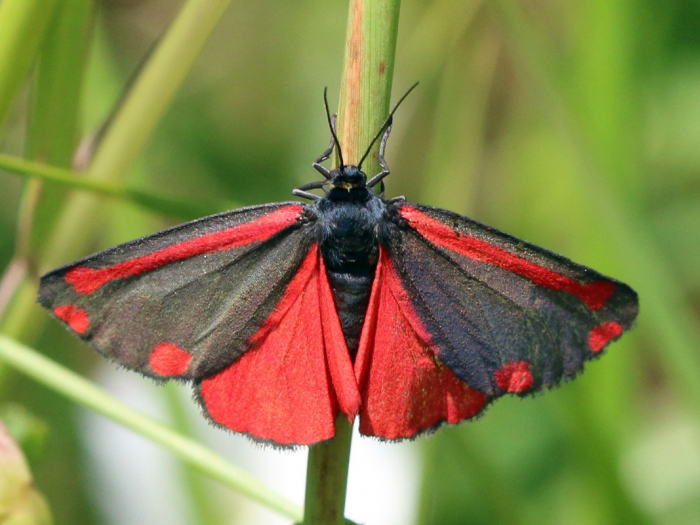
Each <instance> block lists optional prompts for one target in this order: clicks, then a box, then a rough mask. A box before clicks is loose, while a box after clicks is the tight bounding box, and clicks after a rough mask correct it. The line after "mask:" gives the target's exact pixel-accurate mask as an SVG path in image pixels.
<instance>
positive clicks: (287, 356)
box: [198, 245, 360, 445]
mask: <svg viewBox="0 0 700 525" xmlns="http://www.w3.org/2000/svg"><path fill="white" fill-rule="evenodd" d="M250 344H251V346H252V348H251V350H249V351H248V352H247V353H245V354H244V355H243V357H241V358H240V359H239V360H238V361H236V362H234V363H233V364H232V365H230V366H229V367H228V368H226V369H224V370H222V371H221V372H219V373H217V374H215V375H213V376H212V377H209V378H206V379H204V380H203V381H201V383H200V384H199V385H198V397H199V399H200V402H201V403H202V406H204V407H205V409H206V411H207V413H208V415H209V416H210V417H211V418H212V419H213V420H214V421H215V422H216V423H218V424H220V425H223V426H225V427H227V428H230V429H232V430H235V431H237V432H245V433H249V434H251V435H253V436H255V437H256V438H259V439H263V440H270V441H273V442H275V443H280V444H297V445H307V444H311V443H316V442H318V441H323V440H326V439H330V438H331V437H333V435H334V434H335V418H336V415H337V412H338V408H340V409H341V411H342V412H344V413H345V414H346V415H347V416H348V418H349V419H350V421H352V419H353V418H354V416H355V414H356V413H357V411H358V409H359V404H360V395H359V392H358V391H357V386H356V383H355V376H354V373H353V369H352V364H351V362H350V357H349V354H348V350H347V347H346V346H345V340H344V338H343V334H342V331H341V328H340V320H339V319H338V315H337V314H336V313H335V307H334V306H333V297H332V295H331V290H330V287H329V285H328V279H327V277H326V271H325V268H324V266H323V260H322V258H321V257H320V255H319V253H318V249H317V247H316V245H314V247H312V249H311V250H310V251H309V254H308V255H307V256H306V258H305V259H304V262H303V263H302V265H301V266H300V268H299V271H298V272H297V273H296V275H295V276H294V278H293V279H292V281H291V282H290V283H289V285H288V286H287V289H286V290H285V292H284V295H283V296H282V298H281V300H280V301H279V303H278V304H277V306H276V307H275V310H274V311H273V312H272V313H271V314H270V316H269V317H268V318H267V320H266V321H265V323H264V324H263V325H262V326H261V327H260V329H259V330H258V332H257V333H256V334H255V335H254V336H253V337H252V338H251V339H250Z"/></svg>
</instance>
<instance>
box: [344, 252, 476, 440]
mask: <svg viewBox="0 0 700 525" xmlns="http://www.w3.org/2000/svg"><path fill="white" fill-rule="evenodd" d="M436 354H437V352H436V348H435V347H434V346H432V344H431V342H430V334H429V333H428V331H427V330H426V329H425V327H424V326H423V323H422V322H421V320H420V318H419V317H418V314H417V313H416V312H415V310H414V309H413V306H412V304H411V302H410V299H409V298H408V296H407V294H406V292H405V290H404V289H403V287H402V285H401V282H400V280H399V277H398V275H397V274H396V271H395V270H394V268H393V265H392V264H391V260H390V258H389V256H388V254H387V253H386V251H385V250H383V249H381V248H380V261H379V264H378V265H377V269H376V271H375V279H374V284H373V287H372V293H371V296H370V304H369V307H368V310H367V316H366V317H365V323H364V326H363V328H362V336H361V340H360V346H359V349H358V354H357V359H356V361H355V374H356V376H357V378H358V383H359V385H360V391H361V393H362V408H361V410H360V432H362V433H363V434H365V435H371V436H379V437H384V438H389V439H396V438H402V437H410V436H412V435H414V434H416V433H417V432H419V431H420V430H423V429H426V428H429V427H431V426H433V425H436V424H437V423H439V422H440V421H447V422H449V423H458V422H459V421H462V420H463V419H467V418H470V417H473V416H474V415H476V414H478V413H479V411H480V410H481V409H482V408H483V406H484V404H485V403H486V396H485V395H484V394H483V393H482V392H479V391H477V390H473V389H471V388H469V386H467V384H466V383H464V382H463V381H461V380H460V379H459V378H457V376H455V375H454V374H453V373H452V371H451V370H450V369H449V368H447V367H446V366H445V365H444V364H443V363H441V362H440V360H439V359H438V357H437V355H436Z"/></svg>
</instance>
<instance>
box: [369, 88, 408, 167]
mask: <svg viewBox="0 0 700 525" xmlns="http://www.w3.org/2000/svg"><path fill="white" fill-rule="evenodd" d="M417 85H418V82H416V83H415V84H413V85H412V86H411V87H410V88H409V89H408V91H406V93H405V94H404V96H403V97H401V98H400V99H399V101H398V102H397V103H396V105H395V106H394V109H392V110H391V112H390V113H389V116H388V117H387V118H386V120H385V121H384V124H382V127H381V128H379V132H378V133H377V134H376V135H375V136H374V138H373V139H372V142H370V143H369V147H368V148H367V151H365V154H364V155H362V158H361V159H360V163H359V164H358V165H357V169H358V170H359V169H360V168H362V163H363V162H364V161H365V159H366V158H367V155H369V152H370V151H371V150H372V146H374V143H375V142H377V140H379V137H381V136H382V133H384V130H385V129H386V127H387V126H388V125H389V124H391V120H392V118H393V117H394V113H395V112H396V110H397V109H399V106H400V105H401V102H403V101H404V100H405V99H406V97H407V96H408V95H409V94H410V93H411V91H413V90H414V89H415V87H416V86H417Z"/></svg>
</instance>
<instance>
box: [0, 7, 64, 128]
mask: <svg viewBox="0 0 700 525" xmlns="http://www.w3.org/2000/svg"><path fill="white" fill-rule="evenodd" d="M55 6H56V0H3V1H2V2H0V124H2V122H3V121H4V120H5V117H6V116H7V111H8V109H9V107H10V104H11V103H12V100H13V99H14V97H15V94H16V93H17V90H18V89H19V88H20V86H21V85H22V83H23V82H24V79H25V78H26V76H27V73H29V70H30V68H31V66H32V64H33V63H34V61H35V58H36V54H37V50H38V49H39V45H40V44H41V41H42V40H43V38H44V32H45V30H46V26H47V24H48V22H49V20H50V19H51V15H52V13H53V10H54V8H55Z"/></svg>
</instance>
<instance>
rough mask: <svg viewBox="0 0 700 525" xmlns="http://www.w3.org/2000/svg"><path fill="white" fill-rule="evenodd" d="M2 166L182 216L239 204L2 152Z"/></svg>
mask: <svg viewBox="0 0 700 525" xmlns="http://www.w3.org/2000/svg"><path fill="white" fill-rule="evenodd" d="M0 168H2V169H4V170H6V171H10V172H12V173H16V174H18V175H24V176H28V177H37V178H39V179H41V180H43V181H46V182H50V183H54V184H58V185H61V186H64V187H66V188H70V189H75V190H85V191H89V192H92V193H96V194H98V195H105V196H107V197H115V198H118V199H123V200H127V201H130V202H133V203H134V204H138V205H140V206H143V207H144V208H147V209H149V210H151V211H155V212H158V213H164V214H165V215H170V216H173V217H178V218H180V219H183V220H191V219H196V218H198V217H202V216H204V215H209V214H211V213H215V212H218V211H223V210H228V209H232V208H235V207H236V204H235V203H232V202H223V201H222V202H192V201H190V200H188V199H177V198H175V197H167V196H164V195H161V194H158V193H151V192H147V191H143V190H137V189H133V188H128V187H126V186H124V185H123V184H118V183H113V182H109V181H99V180H95V179H89V178H86V177H83V176H81V175H80V174H79V173H77V172H75V171H72V170H69V169H65V168H57V167H55V166H49V165H47V164H42V163H41V162H32V161H27V160H23V159H20V158H17V157H13V156H11V155H5V154H3V153H0Z"/></svg>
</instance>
